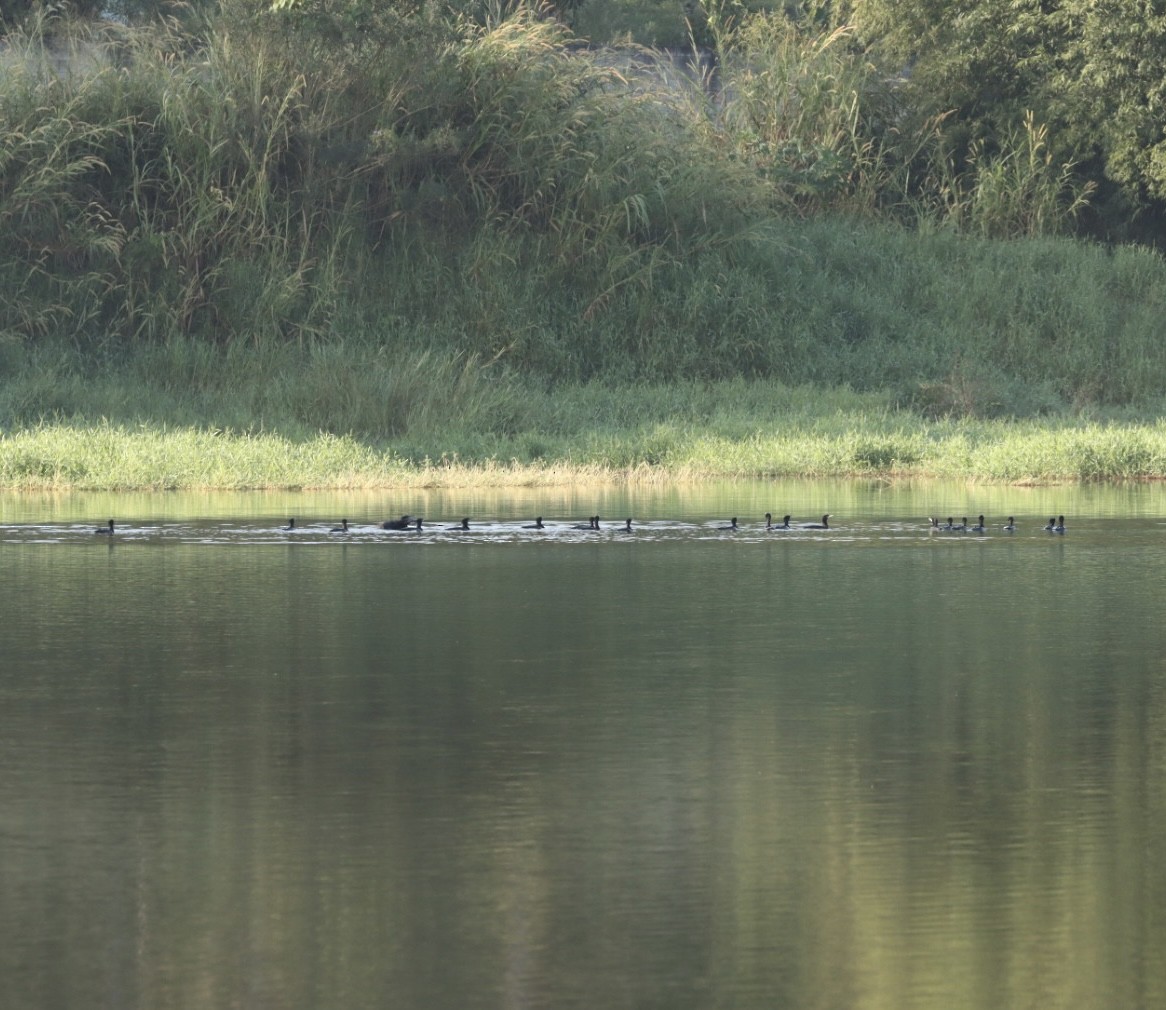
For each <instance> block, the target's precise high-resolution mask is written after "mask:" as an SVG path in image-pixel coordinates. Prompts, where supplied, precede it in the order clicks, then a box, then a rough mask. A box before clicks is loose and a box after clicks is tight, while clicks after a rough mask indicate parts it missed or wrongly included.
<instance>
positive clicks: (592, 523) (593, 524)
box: [571, 516, 599, 530]
mask: <svg viewBox="0 0 1166 1010" xmlns="http://www.w3.org/2000/svg"><path fill="white" fill-rule="evenodd" d="M571 529H573V530H597V529H599V516H591V517H590V518H589V519H588V520H587V522H586V524H584V523H575V525H574V526H572V527H571Z"/></svg>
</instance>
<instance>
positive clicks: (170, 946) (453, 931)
mask: <svg viewBox="0 0 1166 1010" xmlns="http://www.w3.org/2000/svg"><path fill="white" fill-rule="evenodd" d="M767 511H768V512H773V513H775V514H777V515H779V516H780V515H783V514H784V513H785V512H791V513H793V514H794V517H795V521H798V522H806V521H811V520H813V519H816V518H818V517H820V516H821V514H822V513H823V512H827V511H829V512H831V513H833V514H834V516H833V518H832V519H831V525H832V526H833V527H835V528H833V529H831V530H829V531H825V532H823V531H811V530H801V531H789V532H779V533H772V532H770V533H767V532H765V530H764V528H763V523H764V520H763V519H762V516H763V514H764V513H765V512H767ZM406 512H409V513H417V514H425V515H426V516H428V517H430V519H431V520H433V521H434V525H435V526H436V527H438V528H434V529H433V530H432V531H431V532H430V531H423V532H422V533H421V534H420V535H416V534H412V533H406V534H397V533H385V532H381V531H378V530H376V529H375V528H374V527H373V525H372V524H373V523H374V521H379V520H380V519H383V518H386V517H389V516H396V515H400V514H402V513H406ZM595 512H599V513H600V514H602V515H603V516H604V517H605V520H606V519H607V517H609V516H610V517H611V519H612V520H615V519H621V520H622V519H623V518H624V516H625V515H632V516H634V517H636V519H637V520H638V522H637V525H636V526H635V527H633V532H632V533H631V534H630V535H629V534H623V533H619V532H616V530H615V523H614V522H613V523H611V524H610V528H609V529H605V530H602V531H601V532H600V533H598V534H592V533H589V532H587V531H581V530H572V529H569V528H567V527H568V525H569V524H570V523H574V522H577V521H579V520H582V519H584V518H585V517H586V516H588V515H591V514H593V513H595ZM980 512H984V513H986V514H987V515H988V519H989V523H990V524H992V527H994V528H990V529H989V531H988V532H987V533H986V534H984V535H976V534H951V533H940V534H933V533H929V532H928V530H927V528H926V516H927V515H929V514H937V513H938V514H939V515H941V516H942V517H943V518H946V517H947V516H948V515H949V514H953V513H954V517H955V518H956V519H957V521H958V519H959V518H960V517H961V516H963V515H965V514H969V515H970V517H971V520H972V521H973V522H974V520H975V515H976V514H978V513H980ZM540 514H541V515H543V516H545V517H547V519H548V520H552V519H553V524H552V528H551V529H549V530H547V531H543V532H538V531H529V530H523V529H521V528H520V527H521V525H522V524H523V523H525V522H530V521H531V520H532V519H533V517H534V516H535V515H540ZM1009 514H1014V515H1015V516H1016V517H1017V521H1018V524H1019V526H1020V528H1019V529H1018V530H1017V531H1016V532H1014V533H1004V532H1002V531H1001V530H1000V529H999V527H1000V525H1001V524H1002V523H1003V522H1004V521H1005V518H1006V517H1007V515H1009ZM1056 514H1064V515H1065V516H1066V523H1067V527H1068V531H1067V532H1066V533H1065V534H1064V535H1057V534H1049V533H1045V532H1043V530H1042V529H1041V527H1042V526H1043V525H1044V523H1045V522H1046V521H1047V519H1048V517H1049V516H1050V515H1056ZM111 515H112V516H114V517H115V518H116V519H117V520H118V523H119V531H118V533H116V534H115V536H113V537H112V538H111V537H104V536H97V535H95V534H94V533H93V529H94V528H95V527H96V526H97V525H100V524H103V523H104V522H105V520H106V519H107V518H108V517H109V516H111ZM293 515H294V516H296V517H297V520H298V525H299V526H300V527H302V528H301V529H299V530H297V531H296V532H294V533H285V532H283V531H282V530H280V528H279V527H280V526H282V525H284V524H286V521H287V519H288V518H289V517H291V516H293ZM463 515H468V516H471V517H472V519H473V524H472V525H471V529H470V531H469V532H468V533H458V532H456V531H451V530H447V529H443V528H440V527H445V526H447V525H449V524H451V523H453V522H455V521H456V520H458V519H460V518H461V516H463ZM732 516H737V517H738V518H739V519H740V526H741V529H740V530H738V531H737V532H735V533H732V532H724V531H721V530H718V529H716V527H717V526H718V525H720V524H721V523H722V522H724V521H725V520H727V519H728V518H730V517H732ZM345 517H346V518H348V519H349V520H350V521H351V522H352V531H351V532H350V533H349V534H347V535H345V534H333V533H330V532H329V530H330V529H331V527H332V525H334V524H335V522H336V521H337V520H339V519H341V518H345ZM436 520H440V522H436ZM606 525H608V524H607V523H606V522H605V526H606ZM1164 603H1166V494H1164V492H1163V489H1161V488H1159V487H1153V486H1140V487H1130V488H1051V489H1049V488H1046V489H1033V490H1025V489H1015V488H975V487H968V486H965V485H939V484H927V485H919V486H906V487H886V486H879V485H866V484H848V483H831V484H815V483H799V484H794V483H782V484H774V483H771V482H765V483H762V482H756V483H740V484H736V483H726V484H716V485H700V486H695V487H664V488H648V489H643V490H637V491H635V492H626V491H623V490H601V491H596V492H591V493H582V492H571V493H569V494H564V493H561V492H557V491H551V492H529V493H525V492H519V493H511V492H507V493H496V492H489V493H486V492H483V493H465V494H460V493H452V492H451V493H444V494H437V493H433V494H429V495H426V494H416V495H410V496H406V497H404V498H402V497H400V496H397V497H396V498H394V499H390V498H389V497H388V496H384V495H376V496H369V495H340V494H320V495H308V494H302V495H292V494H287V495H208V496H194V495H156V496H150V495H132V496H131V495H127V496H116V497H115V496H99V495H94V496H69V497H65V498H61V497H51V496H44V497H38V496H14V495H9V496H0V617H2V623H0V714H2V715H0V717H2V719H3V723H2V725H3V732H2V733H0V909H2V914H0V1006H4V1007H12V1008H21V1010H39V1008H52V1010H71V1008H79V1010H80V1008H84V1010H104V1008H111V1010H112V1008H118V1010H167V1008H176V1010H178V1008H181V1010H212V1008H214V1010H217V1008H235V1007H238V1008H246V1010H262V1008H280V1010H320V1008H324V1010H330V1008H337V1010H340V1008H343V1010H363V1008H369V1010H372V1008H377V1010H383V1008H397V1007H400V1008H409V1010H413V1008H417V1010H427V1008H442V1010H444V1008H451V1010H452V1008H458V1010H461V1008H491V1010H492V1008H505V1010H518V1008H551V1010H558V1008H580V1010H594V1008H603V1010H621V1008H661V1010H684V1008H729V1007H732V1008H741V1010H755V1008H756V1010H761V1008H766V1010H770V1008H787V1007H788V1008H797V1010H812V1008H837V1010H912V1008H928V1010H930V1008H935V1007H947V1008H960V1010H964V1008H968V1010H979V1008H983V1010H999V1008H1003V1007H1008V1008H1019V1007H1040V1008H1042V1010H1045V1008H1066V1010H1076V1008H1149V1007H1160V1006H1163V1005H1166V628H1164V626H1163V625H1164V622H1163V609H1164V608H1163V604H1164Z"/></svg>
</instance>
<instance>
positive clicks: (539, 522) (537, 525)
mask: <svg viewBox="0 0 1166 1010" xmlns="http://www.w3.org/2000/svg"><path fill="white" fill-rule="evenodd" d="M522 528H523V529H524V530H545V529H546V527H545V526H544V525H543V517H542V516H539V517H538V518H537V519H536V520H535V521H534V522H533V523H527V525H525V526H523V527H522Z"/></svg>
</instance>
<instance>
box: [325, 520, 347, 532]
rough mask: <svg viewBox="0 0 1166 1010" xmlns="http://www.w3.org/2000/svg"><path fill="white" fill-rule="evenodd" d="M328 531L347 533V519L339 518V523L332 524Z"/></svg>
mask: <svg viewBox="0 0 1166 1010" xmlns="http://www.w3.org/2000/svg"><path fill="white" fill-rule="evenodd" d="M328 532H329V533H347V532H348V520H347V519H341V520H340V525H339V526H333V527H332V528H331V529H330V530H329V531H328Z"/></svg>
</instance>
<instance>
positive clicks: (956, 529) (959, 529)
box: [951, 516, 968, 533]
mask: <svg viewBox="0 0 1166 1010" xmlns="http://www.w3.org/2000/svg"><path fill="white" fill-rule="evenodd" d="M967 528H968V517H967V516H964V517H963V518H962V519H961V520H960V521H959V522H958V523H956V524H955V525H954V526H953V527H952V528H951V529H952V532H953V533H963V531H964V530H966V529H967Z"/></svg>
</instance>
